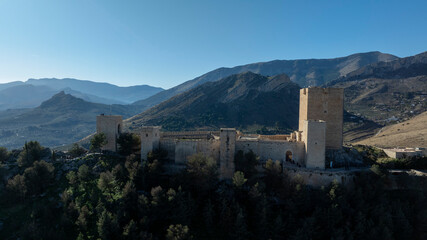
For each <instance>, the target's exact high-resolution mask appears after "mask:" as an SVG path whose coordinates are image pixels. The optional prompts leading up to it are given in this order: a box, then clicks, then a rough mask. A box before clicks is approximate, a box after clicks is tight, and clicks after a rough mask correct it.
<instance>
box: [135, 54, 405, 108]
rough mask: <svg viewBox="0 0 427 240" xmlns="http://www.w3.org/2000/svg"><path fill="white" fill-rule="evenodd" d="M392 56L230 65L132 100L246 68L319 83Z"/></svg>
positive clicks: (151, 101)
mask: <svg viewBox="0 0 427 240" xmlns="http://www.w3.org/2000/svg"><path fill="white" fill-rule="evenodd" d="M394 59H398V57H396V56H393V55H390V54H384V53H380V52H367V53H357V54H353V55H349V56H347V57H340V58H332V59H301V60H274V61H269V62H260V63H252V64H246V65H241V66H236V67H233V68H218V69H216V70H213V71H210V72H208V73H206V74H203V75H202V76H199V77H197V78H194V79H193V80H189V81H187V82H184V83H182V84H180V85H178V86H176V87H173V88H171V89H168V90H165V91H163V92H160V93H157V94H155V95H153V96H151V97H149V98H147V99H144V100H141V101H137V102H135V103H134V104H135V105H141V106H144V107H145V108H149V107H150V106H154V105H156V104H159V103H161V102H163V101H165V100H167V99H169V98H171V97H173V96H175V95H177V94H179V93H182V92H185V91H187V90H189V89H191V88H194V87H196V86H199V85H201V84H203V83H206V82H214V81H218V80H220V79H223V78H225V77H228V76H230V75H233V74H238V73H243V72H248V71H250V72H253V73H258V74H261V75H265V76H273V75H278V74H286V75H288V76H289V77H290V79H291V80H292V81H293V82H295V83H297V84H299V85H300V86H301V87H306V86H309V85H312V86H319V85H322V84H324V83H326V82H328V81H331V80H334V79H336V78H338V77H340V76H343V75H345V74H347V73H350V72H352V71H354V70H356V69H358V68H360V67H362V66H365V65H368V64H370V63H375V62H379V61H391V60H394Z"/></svg>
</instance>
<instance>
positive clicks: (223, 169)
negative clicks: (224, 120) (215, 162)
mask: <svg viewBox="0 0 427 240" xmlns="http://www.w3.org/2000/svg"><path fill="white" fill-rule="evenodd" d="M236 134H237V132H236V129H235V128H221V130H220V135H219V140H220V145H219V177H220V179H232V178H233V175H234V169H235V167H234V152H235V150H236Z"/></svg>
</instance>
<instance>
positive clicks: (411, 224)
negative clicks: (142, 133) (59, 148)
mask: <svg viewBox="0 0 427 240" xmlns="http://www.w3.org/2000/svg"><path fill="white" fill-rule="evenodd" d="M125 139H127V140H126V141H125ZM122 140H123V141H122V142H126V143H123V145H125V144H129V145H130V146H132V145H133V144H134V141H133V140H132V137H131V136H126V137H123V139H122ZM121 147H122V149H123V150H125V149H127V150H129V149H131V148H128V147H125V146H121ZM73 148H76V147H73ZM82 154H83V153H82ZM372 154H375V152H372V153H369V154H367V155H366V156H371V155H372ZM7 155H9V157H8V159H7V160H6V162H7V166H8V168H9V170H10V171H12V170H11V169H14V170H13V172H14V174H13V176H10V177H9V179H8V180H7V181H5V182H4V183H3V184H4V185H3V186H2V187H1V188H0V191H1V192H0V195H1V196H0V221H2V226H3V229H2V231H1V232H0V238H1V239H15V238H18V237H19V238H21V239H426V238H427V232H426V229H427V209H426V208H425V204H426V203H427V197H426V196H427V195H426V191H425V190H426V189H425V188H422V187H416V186H419V179H414V178H413V177H410V176H404V179H403V180H404V184H405V186H407V188H400V190H399V189H395V190H392V189H393V188H390V187H389V185H388V183H389V181H390V175H388V172H387V170H385V169H383V168H381V167H379V166H378V165H375V166H374V167H372V170H371V171H367V172H365V173H362V174H360V176H358V177H357V178H355V182H354V187H352V188H345V187H343V186H341V185H339V184H337V183H332V184H331V185H329V186H325V187H322V188H318V189H317V188H312V187H309V186H307V185H304V184H303V182H302V180H301V179H299V178H298V177H297V178H295V179H290V178H288V177H287V176H286V175H284V174H283V173H282V169H281V166H280V163H279V162H278V161H276V162H275V161H272V160H269V161H267V163H266V164H265V166H264V170H265V171H263V172H259V170H257V169H259V167H258V166H257V165H258V158H257V157H256V156H255V155H254V154H253V153H246V154H244V153H242V152H239V153H238V154H237V155H236V173H235V175H234V177H233V179H232V180H231V181H220V180H219V179H218V169H217V164H216V163H215V161H214V160H213V159H211V158H208V157H205V156H203V155H194V156H192V157H190V158H189V160H188V162H187V164H186V165H185V166H182V169H175V170H173V171H171V170H170V168H168V165H167V163H168V162H167V160H166V159H167V155H166V153H165V152H164V151H156V152H152V153H150V154H149V159H148V161H146V162H144V163H142V164H141V162H140V161H139V157H138V156H136V155H134V154H132V151H129V152H127V151H124V152H123V154H122V155H117V154H105V153H104V154H99V153H95V154H94V153H89V154H86V155H84V156H82V157H79V158H76V159H73V160H66V159H61V158H59V157H56V158H57V160H55V161H53V160H52V156H51V155H49V154H47V151H46V149H43V148H42V147H41V146H40V145H39V144H37V143H36V142H31V144H30V143H28V144H27V145H26V147H24V149H23V150H22V151H20V153H18V152H12V153H9V152H7ZM22 156H28V159H29V161H26V162H25V164H23V165H21V164H19V165H17V163H16V161H17V159H22V158H23V157H22ZM29 156H32V157H31V158H30V157H29ZM12 166H14V167H12ZM2 178H3V179H5V176H4V175H3V176H2ZM409 186H411V187H409ZM414 186H415V187H414Z"/></svg>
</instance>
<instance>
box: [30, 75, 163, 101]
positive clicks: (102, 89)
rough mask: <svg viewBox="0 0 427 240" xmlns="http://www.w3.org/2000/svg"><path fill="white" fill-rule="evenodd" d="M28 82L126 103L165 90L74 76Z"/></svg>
mask: <svg viewBox="0 0 427 240" xmlns="http://www.w3.org/2000/svg"><path fill="white" fill-rule="evenodd" d="M26 83H27V84H32V85H35V86H39V85H47V86H49V87H50V88H53V89H55V90H61V89H64V88H71V89H73V90H75V91H79V92H82V93H85V94H92V95H96V96H98V97H101V98H107V99H114V100H117V101H120V102H124V103H132V102H135V101H138V100H141V99H145V98H147V97H150V96H152V95H154V94H156V93H158V92H161V91H163V89H162V88H159V87H152V86H148V85H136V86H131V87H119V86H116V85H113V84H110V83H101V82H92V81H88V80H78V79H73V78H63V79H57V78H40V79H32V78H30V79H28V81H26Z"/></svg>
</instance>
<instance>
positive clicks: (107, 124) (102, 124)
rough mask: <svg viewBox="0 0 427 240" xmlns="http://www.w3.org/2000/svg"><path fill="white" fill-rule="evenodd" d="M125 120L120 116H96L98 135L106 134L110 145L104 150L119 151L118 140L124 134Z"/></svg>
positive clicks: (103, 148) (104, 147)
mask: <svg viewBox="0 0 427 240" xmlns="http://www.w3.org/2000/svg"><path fill="white" fill-rule="evenodd" d="M122 126H123V118H122V116H118V115H104V114H101V115H99V116H96V133H104V134H105V137H106V138H107V141H108V143H107V144H106V145H105V146H103V147H102V150H108V151H113V152H116V151H117V138H118V137H119V136H120V134H121V132H122Z"/></svg>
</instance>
